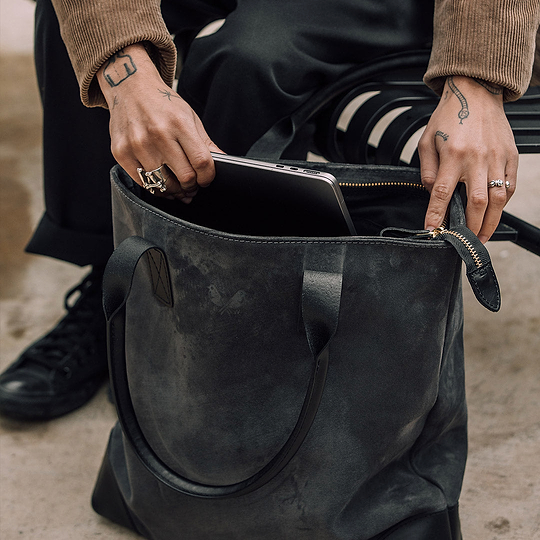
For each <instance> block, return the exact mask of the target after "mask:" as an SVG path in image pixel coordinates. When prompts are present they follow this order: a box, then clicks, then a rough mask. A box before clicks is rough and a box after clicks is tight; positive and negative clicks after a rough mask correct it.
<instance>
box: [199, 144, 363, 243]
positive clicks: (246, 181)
mask: <svg viewBox="0 0 540 540" xmlns="http://www.w3.org/2000/svg"><path fill="white" fill-rule="evenodd" d="M212 157H213V158H214V163H215V168H216V177H215V179H214V181H213V182H212V184H210V186H208V187H206V188H201V189H200V190H199V193H198V194H197V195H196V197H195V198H194V199H193V202H192V203H191V205H189V206H192V205H194V207H195V206H196V207H202V206H203V205H204V206H206V207H209V208H208V210H209V213H214V215H215V219H213V217H212V216H207V219H210V221H211V222H212V226H213V228H217V229H220V230H224V231H226V232H233V233H240V234H251V235H262V236H313V237H317V236H350V235H354V234H356V232H355V229H354V225H353V222H352V220H351V217H350V215H349V211H348V210H347V206H346V205H345V202H344V200H343V195H342V193H341V190H340V188H339V184H338V182H337V180H336V178H335V177H334V176H332V175H331V174H329V173H326V172H322V171H317V170H312V169H308V168H305V167H303V166H302V167H300V166H299V167H296V166H289V165H285V164H281V163H266V162H264V161H256V160H252V159H248V158H241V157H236V156H230V155H227V154H218V153H212ZM193 210H195V208H193Z"/></svg>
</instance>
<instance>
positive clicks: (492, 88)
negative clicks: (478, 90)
mask: <svg viewBox="0 0 540 540" xmlns="http://www.w3.org/2000/svg"><path fill="white" fill-rule="evenodd" d="M474 81H475V82H476V83H478V84H479V85H480V86H483V87H484V88H485V89H486V90H487V91H488V92H489V93H490V94H493V95H494V96H500V95H501V94H502V93H503V89H502V88H501V87H500V86H497V85H496V84H491V83H488V82H486V81H483V80H482V79H474Z"/></svg>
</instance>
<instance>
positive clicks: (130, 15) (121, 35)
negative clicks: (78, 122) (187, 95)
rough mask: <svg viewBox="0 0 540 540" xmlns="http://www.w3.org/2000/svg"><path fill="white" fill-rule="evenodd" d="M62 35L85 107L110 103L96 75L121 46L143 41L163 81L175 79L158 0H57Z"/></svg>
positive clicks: (171, 47)
mask: <svg viewBox="0 0 540 540" xmlns="http://www.w3.org/2000/svg"><path fill="white" fill-rule="evenodd" d="M53 4H54V8H55V11H56V15H57V17H58V21H59V23H60V31H61V34H62V39H63V40H64V43H65V44H66V48H67V51H68V54H69V57H70V59H71V63H72V65H73V69H74V70H75V75H76V76H77V80H78V81H79V86H80V89H81V100H82V102H83V104H84V105H86V106H87V107H98V106H106V102H105V99H104V97H103V95H102V93H101V90H100V88H99V85H98V83H97V81H96V79H95V75H96V73H97V71H98V70H99V69H100V67H101V66H102V65H103V64H104V63H105V62H106V61H107V60H108V59H109V58H110V57H111V56H112V55H113V54H114V53H116V52H117V51H119V50H120V49H122V48H123V47H126V46H128V45H132V44H134V43H141V42H145V45H146V46H147V48H150V53H151V54H150V55H151V57H152V60H153V61H154V63H155V64H156V67H157V69H158V71H159V72H160V74H161V77H162V78H163V80H164V81H165V83H167V84H169V85H171V84H172V81H173V78H174V70H175V64H176V48H175V46H174V43H173V41H172V38H171V36H170V35H169V32H168V31H167V27H166V26H165V22H164V21H163V17H162V16H161V9H160V1H159V0H53Z"/></svg>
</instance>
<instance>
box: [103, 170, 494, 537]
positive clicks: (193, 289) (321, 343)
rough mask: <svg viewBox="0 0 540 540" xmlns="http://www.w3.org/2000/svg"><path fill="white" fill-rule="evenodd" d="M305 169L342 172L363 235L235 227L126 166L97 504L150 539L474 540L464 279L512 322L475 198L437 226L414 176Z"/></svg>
mask: <svg viewBox="0 0 540 540" xmlns="http://www.w3.org/2000/svg"><path fill="white" fill-rule="evenodd" d="M304 166H306V167H307V166H309V167H310V168H316V169H318V170H321V171H327V172H330V173H332V174H333V175H334V176H336V178H338V180H339V181H340V183H341V186H342V191H343V194H344V197H345V201H346V203H347V205H348V208H349V210H350V213H351V216H352V219H353V221H354V223H355V226H356V228H357V231H358V236H349V237H324V236H323V237H317V238H311V237H307V238H306V237H283V236H275V237H267V236H266V237H261V236H250V235H249V234H237V233H230V232H223V231H222V230H220V229H219V228H217V227H213V228H210V227H208V226H206V225H205V219H204V217H203V218H200V216H198V211H199V210H198V208H199V209H200V208H201V207H203V206H204V204H203V203H204V193H203V192H204V190H200V192H199V194H198V195H197V197H195V199H194V201H193V203H192V204H191V205H184V204H182V203H175V202H171V201H168V200H166V199H162V198H157V197H154V196H152V195H150V194H149V193H148V192H146V191H144V190H142V189H141V188H139V186H137V185H136V184H134V183H133V181H132V180H131V179H130V178H129V176H128V175H127V174H126V173H125V172H124V171H123V170H122V169H120V168H119V167H117V168H115V169H113V171H112V192H113V208H114V213H113V216H114V230H115V243H116V245H117V248H116V250H115V252H114V254H113V255H112V257H111V259H110V261H109V263H108V266H107V269H106V272H105V277H104V307H105V313H106V318H107V321H108V339H109V356H110V374H111V385H112V391H113V395H114V400H115V404H116V407H117V411H118V418H119V422H118V424H117V425H116V426H115V427H114V429H113V430H112V433H111V436H110V441H109V444H108V447H107V450H106V453H105V457H104V460H103V464H102V467H101V470H100V473H99V477H98V479H97V483H96V486H95V490H94V494H93V507H94V509H95V510H96V511H97V512H98V513H99V514H101V515H103V516H105V517H107V518H109V519H110V520H112V521H115V522H117V523H120V524H122V525H125V526H126V527H129V528H131V529H132V530H134V531H136V532H138V533H139V534H140V535H142V536H144V537H146V538H149V539H152V540H180V539H185V540H263V539H264V540H270V539H271V540H368V539H369V540H382V539H385V540H435V539H436V540H459V539H460V538H461V533H460V525H459V517H458V499H459V494H460V489H461V484H462V478H463V472H464V467H465V461H466V454H467V427H466V424H467V412H466V403H465V391H464V361H463V339H462V327H463V310H462V298H461V268H462V261H464V262H465V266H466V273H467V277H468V279H469V281H470V284H471V285H472V288H473V290H474V292H475V294H476V296H477V298H478V300H479V301H480V302H481V303H482V304H483V305H485V306H486V307H487V308H488V309H490V310H493V311H496V310H497V309H499V304H500V297H499V289H498V286H497V281H496V278H495V275H494V273H493V269H492V267H491V263H490V260H489V256H488V253H487V251H486V249H485V247H484V246H483V245H482V244H481V243H480V242H479V241H478V240H477V238H476V237H475V236H474V235H473V234H472V233H471V232H470V231H469V230H468V229H467V228H466V227H465V216H464V209H463V204H462V200H461V198H460V197H459V196H458V194H457V193H456V194H454V196H453V199H452V203H451V207H450V210H449V214H448V217H447V221H446V223H445V225H444V227H442V228H440V229H438V230H436V231H434V232H432V233H430V232H428V231H423V230H422V226H423V219H424V214H425V210H426V207H427V203H428V194H427V192H426V191H425V190H424V189H423V188H422V186H421V183H420V178H419V174H418V171H416V170H414V169H410V168H400V167H382V166H376V167H374V166H361V165H344V164H322V163H309V165H308V164H304ZM199 198H200V200H199V201H198V199H199ZM197 201H198V202H197ZM199 203H200V204H199ZM227 211H228V209H224V213H223V223H224V225H225V224H226V223H225V222H226V219H227ZM235 211H241V210H238V209H236V210H235ZM281 217H283V216H281ZM279 218H280V215H279V211H277V210H276V219H279ZM225 228H226V227H225Z"/></svg>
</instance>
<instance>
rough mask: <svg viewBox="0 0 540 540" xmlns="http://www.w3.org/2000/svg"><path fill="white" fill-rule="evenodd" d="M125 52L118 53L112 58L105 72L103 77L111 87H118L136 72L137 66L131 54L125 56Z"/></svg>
mask: <svg viewBox="0 0 540 540" xmlns="http://www.w3.org/2000/svg"><path fill="white" fill-rule="evenodd" d="M123 52H124V51H118V52H117V53H116V54H115V55H113V56H111V58H110V59H109V61H108V62H107V65H106V66H105V68H104V70H103V77H105V80H106V81H107V82H108V83H109V85H110V86H112V87H114V86H118V85H119V84H120V83H122V81H125V80H126V79H127V78H128V77H131V76H132V75H133V74H134V73H135V72H136V71H137V66H136V65H135V63H134V62H133V60H132V58H131V56H129V54H123Z"/></svg>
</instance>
